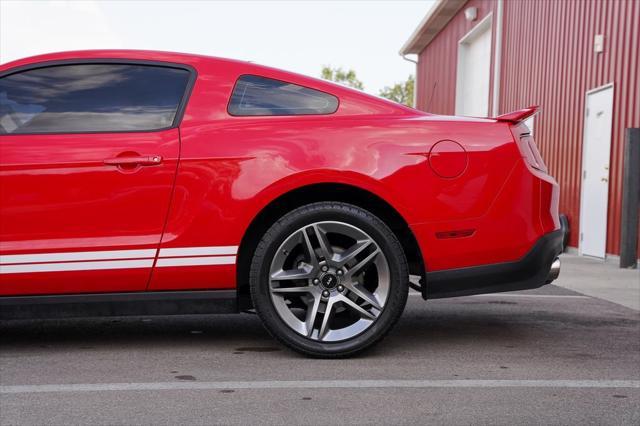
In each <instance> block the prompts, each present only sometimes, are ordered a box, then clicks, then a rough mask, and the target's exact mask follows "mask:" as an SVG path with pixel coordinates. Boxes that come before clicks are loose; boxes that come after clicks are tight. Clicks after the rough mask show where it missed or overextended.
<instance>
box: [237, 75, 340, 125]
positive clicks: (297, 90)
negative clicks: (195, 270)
mask: <svg viewBox="0 0 640 426" xmlns="http://www.w3.org/2000/svg"><path fill="white" fill-rule="evenodd" d="M337 109H338V98H336V97H335V96H333V95H330V94H328V93H324V92H321V91H319V90H314V89H309V88H308V87H303V86H299V85H297V84H292V83H287V82H285V81H280V80H274V79H271V78H265V77H260V76H257V75H243V76H241V77H240V78H239V79H238V81H237V82H236V85H235V87H234V89H233V94H232V95H231V100H230V101H229V107H228V111H229V114H231V115H240V116H246V115H249V116H252V115H311V114H332V113H334V112H336V110H337Z"/></svg>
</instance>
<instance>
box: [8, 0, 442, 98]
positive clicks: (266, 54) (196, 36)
mask: <svg viewBox="0 0 640 426" xmlns="http://www.w3.org/2000/svg"><path fill="white" fill-rule="evenodd" d="M433 3H434V1H433V0H413V1H411V0H398V1H370V0H369V1H366V0H360V1H327V0H325V1H302V0H301V1H267V0H263V1H208V0H197V1H177V0H176V1H169V0H161V1H158V0H138V1H129V0H66V1H62V0H0V63H5V62H9V61H12V60H14V59H19V58H22V57H26V56H31V55H35V54H40V53H47V52H55V51H63V50H76V49H106V48H116V49H117V48H122V49H152V50H168V51H177V52H188V53H199V54H205V55H212V56H221V57H227V58H234V59H241V60H250V61H254V62H257V63H260V64H264V65H269V66H274V67H277V68H282V69H286V70H289V71H294V72H299V73H302V74H306V75H311V76H315V77H318V76H319V75H320V70H321V68H322V66H323V65H330V66H333V67H343V68H345V69H348V68H352V69H354V70H355V71H356V73H357V75H358V78H359V79H360V80H362V81H363V83H364V86H365V91H366V92H369V93H372V94H377V93H378V91H379V90H380V89H382V88H383V87H384V86H389V85H392V84H394V83H396V82H400V81H403V80H405V79H406V78H407V77H408V76H409V75H410V74H413V73H414V71H415V65H414V64H412V63H410V62H407V61H405V60H403V59H402V57H401V56H400V55H399V54H398V51H399V50H400V47H401V46H402V45H403V44H404V42H405V41H406V40H407V39H408V38H409V36H410V35H411V33H412V32H413V31H414V29H415V28H416V27H417V25H418V24H419V23H420V21H421V20H422V18H423V17H424V16H425V15H426V13H427V11H428V10H429V8H430V7H431V6H432V4H433Z"/></svg>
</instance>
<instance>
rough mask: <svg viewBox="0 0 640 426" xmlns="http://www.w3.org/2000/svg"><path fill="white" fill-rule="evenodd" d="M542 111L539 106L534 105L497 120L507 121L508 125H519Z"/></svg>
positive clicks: (503, 115)
mask: <svg viewBox="0 0 640 426" xmlns="http://www.w3.org/2000/svg"><path fill="white" fill-rule="evenodd" d="M539 110H540V107H539V106H538V105H533V106H530V107H528V108H524V109H519V110H517V111H513V112H508V113H506V114H502V115H499V116H497V117H496V118H495V119H496V120H498V121H506V122H508V123H519V122H521V121H524V120H526V119H527V118H529V117H531V116H532V115H535V114H536V113H537V112H538V111H539Z"/></svg>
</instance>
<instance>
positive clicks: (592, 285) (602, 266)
mask: <svg viewBox="0 0 640 426" xmlns="http://www.w3.org/2000/svg"><path fill="white" fill-rule="evenodd" d="M560 260H561V261H562V269H561V271H560V277H559V278H558V279H557V280H556V281H554V284H555V285H558V286H560V287H564V288H567V289H570V290H574V291H577V292H579V293H582V294H586V295H589V296H592V297H597V298H599V299H603V300H607V301H609V302H613V303H617V304H619V305H622V306H626V307H627V308H631V309H635V310H640V270H638V269H620V268H619V267H618V266H617V265H614V264H612V263H610V262H605V261H603V260H599V259H594V258H591V257H586V256H577V255H574V254H566V253H565V254H563V255H562V256H560Z"/></svg>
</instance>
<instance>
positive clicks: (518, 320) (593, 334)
mask: <svg viewBox="0 0 640 426" xmlns="http://www.w3.org/2000/svg"><path fill="white" fill-rule="evenodd" d="M0 336H1V342H0V345H1V346H0V424H3V425H14V424H15V425H17V424H29V425H44V424H59V425H63V424H64V425H72V424H110V425H114V424H123V425H125V424H126V425H132V424H171V425H187V424H189V425H193V424H256V423H260V424H283V423H288V424H344V423H357V424H505V425H507V424H508V425H513V424H576V425H578V424H579V425H585V424H598V425H602V424H612V425H613V424H615V425H620V424H629V425H638V424H640V314H639V313H638V311H636V310H633V309H630V308H627V307H624V306H621V305H618V304H614V303H611V302H608V301H605V300H601V299H598V298H593V297H589V296H585V295H582V294H580V293H576V292H573V291H571V290H568V289H564V288H560V287H556V286H546V287H543V288H542V289H539V290H535V291H528V292H520V293H506V294H500V295H486V296H473V297H464V298H458V299H445V300H435V301H429V302H424V301H423V300H422V299H421V298H420V297H419V296H418V295H416V294H413V295H411V296H410V297H409V302H408V306H407V309H406V311H405V313H404V315H403V317H402V319H401V321H400V322H399V323H398V325H397V326H396V328H395V329H394V331H393V332H392V333H391V334H390V335H389V336H388V337H387V338H386V339H385V340H384V341H383V342H381V344H380V345H378V346H377V347H376V348H374V349H373V350H371V351H369V352H367V353H365V354H363V355H361V356H358V357H356V358H352V359H345V360H313V359H308V358H304V357H302V356H300V355H298V354H296V353H294V352H291V351H289V350H287V349H285V348H283V347H281V346H280V345H278V344H277V343H276V342H275V341H274V340H272V339H271V338H270V337H269V336H268V334H267V333H266V331H265V330H264V329H263V328H262V326H261V324H260V322H259V320H258V318H257V317H256V316H254V315H250V314H242V315H225V316H182V317H152V318H126V319H124V318H107V319H84V320H64V321H9V322H4V323H1V324H0Z"/></svg>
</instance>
